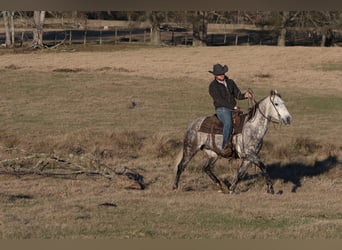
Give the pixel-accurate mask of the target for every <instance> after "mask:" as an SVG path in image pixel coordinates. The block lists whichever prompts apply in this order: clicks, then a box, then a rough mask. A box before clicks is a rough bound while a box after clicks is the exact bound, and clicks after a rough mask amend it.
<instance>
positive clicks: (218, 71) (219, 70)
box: [208, 64, 228, 76]
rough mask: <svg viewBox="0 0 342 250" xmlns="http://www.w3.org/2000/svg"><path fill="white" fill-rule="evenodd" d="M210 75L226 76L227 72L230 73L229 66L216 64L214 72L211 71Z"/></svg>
mask: <svg viewBox="0 0 342 250" xmlns="http://www.w3.org/2000/svg"><path fill="white" fill-rule="evenodd" d="M208 72H209V73H212V74H213V75H215V76H217V75H224V74H225V73H226V72H228V66H227V65H224V66H222V65H221V64H215V65H214V66H213V71H211V70H209V71H208Z"/></svg>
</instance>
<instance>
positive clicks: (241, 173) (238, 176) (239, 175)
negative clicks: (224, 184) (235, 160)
mask: <svg viewBox="0 0 342 250" xmlns="http://www.w3.org/2000/svg"><path fill="white" fill-rule="evenodd" d="M250 163H251V161H250V160H247V159H244V160H243V161H242V163H241V165H240V167H239V169H238V171H237V174H236V177H235V179H234V181H233V183H232V185H230V187H228V189H229V193H231V194H232V193H234V191H235V188H236V186H237V184H238V182H239V181H240V180H241V178H242V177H243V176H244V174H245V173H246V171H247V169H248V167H249V165H250Z"/></svg>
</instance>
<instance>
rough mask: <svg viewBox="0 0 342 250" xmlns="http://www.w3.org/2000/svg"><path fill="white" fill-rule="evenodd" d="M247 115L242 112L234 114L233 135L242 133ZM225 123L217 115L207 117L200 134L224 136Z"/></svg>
mask: <svg viewBox="0 0 342 250" xmlns="http://www.w3.org/2000/svg"><path fill="white" fill-rule="evenodd" d="M246 116H247V114H244V113H243V112H242V111H234V112H233V134H234V135H235V134H240V133H241V132H242V128H243V124H244V123H245V119H246ZM222 131H223V123H222V122H221V121H220V120H219V119H218V118H217V116H216V114H215V115H212V116H207V117H206V118H205V119H204V121H203V122H202V124H201V127H200V129H199V132H204V133H209V134H222Z"/></svg>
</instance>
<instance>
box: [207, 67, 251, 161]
mask: <svg viewBox="0 0 342 250" xmlns="http://www.w3.org/2000/svg"><path fill="white" fill-rule="evenodd" d="M227 72H228V66H227V65H224V66H222V65H221V64H215V65H214V66H213V70H212V71H209V73H212V74H213V75H214V76H215V79H214V80H213V81H212V82H211V83H210V85H209V94H210V95H211V97H212V98H213V101H214V107H215V112H216V115H217V117H218V119H219V120H220V121H221V122H222V123H223V142H222V149H223V150H222V156H224V157H229V156H231V155H232V153H233V150H232V143H231V134H232V130H233V125H232V124H233V122H232V112H233V110H234V109H237V107H236V100H235V99H238V100H243V99H247V98H252V97H253V96H252V93H250V92H248V91H247V92H245V93H244V94H242V93H241V91H240V89H239V88H238V87H237V85H236V83H235V82H234V81H233V80H232V79H229V78H228V76H226V75H225V74H226V73H227Z"/></svg>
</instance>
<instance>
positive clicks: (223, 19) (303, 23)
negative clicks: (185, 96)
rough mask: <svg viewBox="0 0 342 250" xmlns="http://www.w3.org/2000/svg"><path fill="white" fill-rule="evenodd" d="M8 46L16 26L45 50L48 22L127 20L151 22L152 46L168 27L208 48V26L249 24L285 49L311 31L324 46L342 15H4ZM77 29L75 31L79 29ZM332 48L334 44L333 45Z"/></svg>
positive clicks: (341, 26) (12, 42)
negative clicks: (289, 39)
mask: <svg viewBox="0 0 342 250" xmlns="http://www.w3.org/2000/svg"><path fill="white" fill-rule="evenodd" d="M1 15H2V17H3V25H4V31H5V46H6V47H14V45H15V30H16V27H15V23H21V24H23V25H25V26H26V27H29V29H30V30H32V34H33V36H32V41H31V43H30V46H31V47H34V48H44V47H45V45H44V41H43V32H44V22H45V20H46V18H55V19H61V20H63V18H68V19H72V20H74V23H75V25H76V26H77V22H79V21H80V20H85V22H86V20H91V19H98V20H124V21H128V22H148V23H149V26H150V30H151V32H150V42H151V43H152V44H155V45H159V44H161V30H162V28H164V27H166V26H168V25H169V24H172V25H169V28H171V29H172V27H174V26H178V27H184V28H186V29H188V30H191V31H192V45H193V46H206V45H207V41H208V39H207V37H208V24H210V23H216V24H248V25H254V26H256V27H259V28H260V29H263V28H265V27H267V28H271V29H272V30H274V31H275V32H276V33H277V35H278V42H277V44H278V46H285V41H286V34H287V33H288V31H289V30H293V29H295V30H307V29H311V30H313V31H314V32H315V33H316V34H319V35H320V36H321V45H322V46H324V45H325V44H326V40H327V39H331V38H332V37H333V34H334V31H341V30H342V12H341V11H92V12H89V11H88V12H87V11H2V12H1ZM76 26H75V27H76ZM331 45H333V43H332V44H331Z"/></svg>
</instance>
